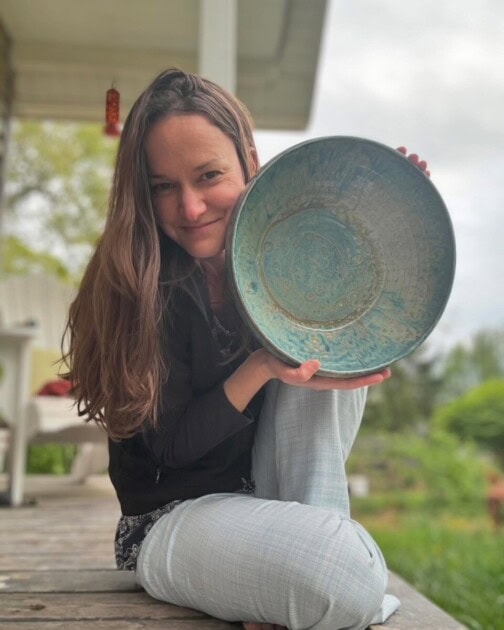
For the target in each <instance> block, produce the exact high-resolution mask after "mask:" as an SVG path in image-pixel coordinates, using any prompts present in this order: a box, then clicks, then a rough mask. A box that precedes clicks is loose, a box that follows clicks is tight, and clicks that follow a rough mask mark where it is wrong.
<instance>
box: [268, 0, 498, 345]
mask: <svg viewBox="0 0 504 630" xmlns="http://www.w3.org/2000/svg"><path fill="white" fill-rule="evenodd" d="M325 135H353V136H360V137H363V138H369V139H372V140H377V141H379V142H382V143H384V144H387V145H389V146H393V147H397V146H400V145H404V146H406V147H408V149H409V150H410V151H411V152H415V153H418V154H419V155H420V156H421V158H423V159H426V160H427V162H428V164H429V168H430V170H431V177H432V181H433V183H434V184H435V186H436V188H437V189H438V191H439V192H440V194H441V196H442V197H443V199H444V201H445V203H446V205H447V207H448V210H449V212H450V215H451V218H452V221H453V224H454V229H455V236H456V240H457V272H456V277H455V284H454V287H453V291H452V294H451V297H450V301H449V304H448V307H447V309H446V311H445V313H444V315H443V317H442V319H441V321H440V322H439V324H438V326H437V327H436V329H435V331H434V332H433V333H432V335H431V337H430V339H429V343H430V344H431V346H433V347H437V346H443V347H444V348H446V347H447V346H449V345H451V344H452V343H454V342H455V341H460V340H468V339H470V336H471V334H472V333H474V332H475V331H477V330H482V329H492V328H502V329H504V281H503V276H504V245H503V241H504V218H503V217H504V1H503V0H442V1H439V0H422V1H420V0H410V1H409V2H404V1H401V0H380V1H379V2H378V1H376V0H329V9H328V13H327V19H326V24H325V33H324V40H323V46H322V53H321V59H320V69H319V73H318V77H317V88H316V94H315V102H314V108H313V111H312V117H311V122H310V125H309V127H308V129H307V130H306V132H304V133H296V134H294V133H274V132H265V131H261V132H257V135H256V140H257V144H258V150H259V153H260V156H261V161H262V162H263V163H264V162H266V161H267V160H268V159H270V158H271V157H273V156H274V155H276V154H277V153H279V152H280V151H282V150H284V149H286V148H287V147H289V146H292V145H293V144H296V143H298V142H301V141H303V140H305V139H307V138H313V137H318V136H325Z"/></svg>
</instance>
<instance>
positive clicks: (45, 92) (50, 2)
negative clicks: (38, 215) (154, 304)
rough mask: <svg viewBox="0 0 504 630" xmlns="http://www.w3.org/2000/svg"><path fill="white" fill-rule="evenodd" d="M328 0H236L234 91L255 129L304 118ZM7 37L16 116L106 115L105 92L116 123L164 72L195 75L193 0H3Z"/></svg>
mask: <svg viewBox="0 0 504 630" xmlns="http://www.w3.org/2000/svg"><path fill="white" fill-rule="evenodd" d="M325 6H326V0H310V1H309V2H307V1H306V0H253V1H251V0H237V7H238V11H237V13H238V18H237V22H238V24H237V47H238V55H237V56H238V59H237V95H238V97H239V98H241V99H242V100H243V101H244V102H245V103H246V104H247V105H248V107H249V108H250V110H251V112H252V115H253V117H254V120H255V123H256V126H257V127H258V128H275V129H302V128H304V127H305V126H306V124H307V122H308V117H309V113H310V106H311V102H312V94H313V86H314V79H315V74H316V69H317V62H318V55H319V49H320V39H321V33H322V25H323V20H324V12H325ZM0 20H1V21H2V22H3V25H4V27H5V29H6V30H7V33H8V35H9V36H10V39H11V41H12V65H13V70H14V74H15V98H14V109H13V113H14V115H15V116H19V117H31V118H58V119H75V120H98V121H101V120H103V113H104V95H105V91H106V90H107V89H108V88H109V87H110V85H111V83H112V81H114V83H115V85H116V87H117V88H118V89H119V90H120V92H121V119H124V117H125V115H126V113H127V112H128V110H129V108H130V107H131V105H132V102H133V99H134V98H135V97H136V96H137V95H138V93H139V92H140V91H141V90H142V89H143V88H144V87H145V86H146V85H147V84H148V82H149V81H150V80H151V79H152V78H153V77H154V76H155V75H156V74H157V73H158V72H159V71H161V70H163V69H164V68H167V67H170V66H179V67H182V68H183V69H185V70H188V71H194V72H197V70H198V68H197V63H198V62H197V59H198V54H197V52H198V51H197V49H198V25H199V0H141V1H139V0H86V1H85V2H84V1H82V0H1V2H0Z"/></svg>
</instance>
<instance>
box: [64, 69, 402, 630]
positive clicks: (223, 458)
mask: <svg viewBox="0 0 504 630" xmlns="http://www.w3.org/2000/svg"><path fill="white" fill-rule="evenodd" d="M257 169H258V158H257V153H256V149H255V146H254V140H253V137H252V125H251V120H250V117H249V115H248V113H247V111H246V110H245V108H244V106H243V105H242V104H241V103H240V102H239V101H237V100H236V99H235V98H234V97H233V96H232V95H230V94H228V93H227V92H226V91H225V90H223V89H221V88H220V87H218V86H217V85H215V84H213V83H211V82H210V81H207V80H205V79H202V78H199V77H197V76H194V75H190V74H186V73H184V72H182V71H181V70H176V69H175V70H168V71H166V72H164V73H162V74H161V75H160V76H158V77H157V78H156V79H155V80H154V82H153V83H152V84H151V85H150V86H149V87H148V88H147V90H146V91H145V92H144V93H143V94H142V95H141V96H140V97H139V98H138V100H137V101H136V103H135V104H134V106H133V108H132V110H131V112H130V114H129V116H128V118H127V120H126V122H125V125H124V129H123V132H122V137H121V141H120V146H119V151H118V156H117V164H116V169H115V175H114V180H113V187H112V192H111V198H110V207H109V213H108V217H107V222H106V226H105V230H104V233H103V236H102V238H101V240H100V242H99V244H98V246H97V249H96V252H95V254H94V255H93V257H92V259H91V261H90V263H89V266H88V268H87V270H86V273H85V275H84V278H83V281H82V285H81V288H80V291H79V293H78V296H77V298H76V300H75V302H74V303H73V305H72V307H71V310H70V316H69V323H68V330H69V333H70V350H69V353H68V355H67V361H68V364H69V366H70V369H69V374H68V378H70V379H71V380H72V381H73V382H74V383H75V394H76V396H77V399H78V404H79V409H80V412H81V413H82V414H84V415H86V416H87V417H88V418H89V419H92V420H95V421H96V422H98V423H100V424H102V425H103V426H104V427H105V429H106V430H107V432H108V435H109V437H110V440H109V445H110V448H109V451H110V465H109V472H110V477H111V479H112V482H113V484H114V487H115V489H116V492H117V496H118V499H119V501H120V504H121V509H122V517H121V519H120V521H119V524H118V528H117V533H116V558H117V564H118V567H119V568H125V569H135V570H136V575H137V579H138V581H139V583H140V584H141V585H142V586H143V587H144V588H145V590H146V591H147V592H148V593H149V594H151V595H152V596H153V597H155V598H158V599H161V600H165V601H167V602H171V603H174V604H178V605H182V606H189V607H192V608H196V609H199V610H202V611H204V612H206V613H208V614H210V615H213V616H216V617H220V618H223V619H227V620H230V621H243V622H244V623H245V625H246V626H248V627H249V628H255V627H259V625H258V624H265V625H266V627H268V626H269V624H273V625H278V626H287V627H289V628H292V629H295V628H312V627H313V628H317V629H319V630H321V629H325V628H330V629H331V630H334V628H364V627H366V626H367V625H368V623H369V622H370V621H371V620H372V619H373V617H374V616H375V615H376V614H377V613H378V611H379V609H380V606H381V604H382V600H383V597H384V591H385V587H386V583H387V572H386V567H385V563H384V561H383V557H382V555H381V553H380V551H379V549H378V547H377V546H376V544H375V543H374V542H373V540H372V539H371V537H370V536H369V535H368V534H367V532H365V530H364V529H363V528H362V527H361V526H360V525H358V524H357V523H355V522H354V521H352V520H351V519H350V514H349V503H348V493H347V481H346V477H345V469H344V461H345V459H346V457H347V455H348V452H349V450H350V447H351V445H352V442H353V440H354V438H355V435H356V433H357V430H358V427H359V423H360V419H361V415H362V411H363V407H364V401H365V393H366V389H365V388H366V386H368V385H373V384H376V383H380V382H381V381H383V380H384V379H385V378H387V377H388V376H389V375H390V372H389V370H383V371H381V372H379V373H376V374H373V375H371V376H366V377H362V378H355V379H348V380H335V379H329V378H323V377H319V376H317V375H316V372H317V370H318V368H319V363H318V361H317V360H316V358H314V359H313V360H309V361H305V362H304V363H303V364H302V365H300V366H299V367H298V368H293V367H289V366H287V365H284V364H283V363H282V362H281V361H279V360H278V359H276V358H275V357H273V356H272V355H271V354H269V353H268V352H266V351H265V350H264V349H262V348H260V347H258V346H257V344H256V343H255V342H254V340H252V339H250V338H248V336H247V334H246V332H245V331H244V330H243V327H242V326H241V323H240V321H239V318H238V316H237V314H236V312H235V310H234V308H233V305H232V303H231V301H230V300H229V298H228V293H227V290H226V289H227V288H226V281H225V273H224V255H225V254H224V241H225V234H226V228H227V224H228V221H229V217H230V213H231V211H232V209H233V207H234V205H235V203H236V201H237V199H238V197H239V196H240V194H241V193H242V191H243V190H244V188H245V186H246V184H247V182H248V181H249V180H250V179H251V177H252V176H253V175H254V174H255V172H256V171H257ZM265 386H267V387H265ZM259 415H260V416H261V418H260V421H259Z"/></svg>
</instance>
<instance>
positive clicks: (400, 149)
mask: <svg viewBox="0 0 504 630" xmlns="http://www.w3.org/2000/svg"><path fill="white" fill-rule="evenodd" d="M397 150H398V151H399V153H402V154H403V155H406V153H408V149H407V148H406V147H397Z"/></svg>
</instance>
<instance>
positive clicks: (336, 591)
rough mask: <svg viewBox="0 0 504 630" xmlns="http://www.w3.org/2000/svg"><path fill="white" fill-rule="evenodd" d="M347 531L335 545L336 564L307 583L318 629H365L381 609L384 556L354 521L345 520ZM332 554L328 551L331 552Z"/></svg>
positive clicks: (385, 570) (385, 572) (385, 582)
mask: <svg viewBox="0 0 504 630" xmlns="http://www.w3.org/2000/svg"><path fill="white" fill-rule="evenodd" d="M342 527H343V528H344V529H345V530H347V531H346V532H345V536H344V541H343V544H342V540H341V536H339V537H338V539H337V540H336V541H335V543H334V548H333V551H332V556H333V562H332V564H330V565H328V563H324V564H325V566H326V575H325V577H322V576H321V574H320V573H319V574H318V575H317V576H314V579H313V580H312V581H310V582H308V588H309V590H311V591H312V592H311V593H307V594H306V598H307V599H311V600H312V601H314V602H315V601H318V605H317V608H318V611H319V615H320V616H319V618H318V620H317V621H315V623H314V627H315V628H317V630H325V629H326V628H327V629H329V628H330V629H334V628H355V629H356V628H365V627H367V626H368V625H369V623H370V621H371V620H372V618H373V617H374V615H375V614H376V613H377V612H378V610H379V609H380V606H381V604H382V601H383V596H384V594H385V589H386V586H387V568H386V565H385V562H384V560H383V556H382V554H381V552H380V550H379V548H378V547H377V545H376V544H375V543H374V541H373V540H372V538H371V537H370V536H369V534H368V533H367V532H366V531H365V530H364V529H363V528H362V527H361V526H360V525H358V524H356V523H353V522H352V521H343V524H342ZM328 551H329V549H328Z"/></svg>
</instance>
